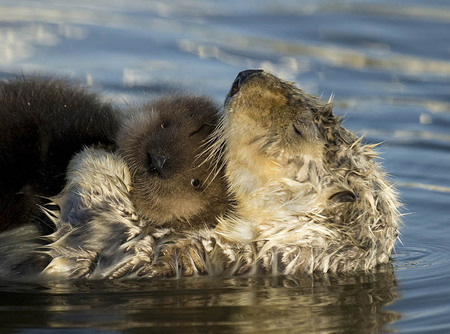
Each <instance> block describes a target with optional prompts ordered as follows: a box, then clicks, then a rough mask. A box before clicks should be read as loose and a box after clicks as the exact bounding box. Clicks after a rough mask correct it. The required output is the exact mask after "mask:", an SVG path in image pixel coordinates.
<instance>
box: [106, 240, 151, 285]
mask: <svg viewBox="0 0 450 334" xmlns="http://www.w3.org/2000/svg"><path fill="white" fill-rule="evenodd" d="M124 247H125V251H126V252H127V253H128V254H130V256H129V257H127V259H129V260H128V261H127V262H122V263H120V264H119V265H118V266H117V267H116V268H114V269H113V270H112V271H111V272H110V273H109V274H108V275H106V277H105V278H109V279H117V278H122V277H125V276H130V275H133V274H136V273H137V274H138V275H139V273H140V272H141V271H145V270H146V268H147V269H148V268H149V267H150V266H151V264H152V257H153V247H154V239H153V237H152V236H150V235H147V236H145V237H144V238H142V239H139V240H137V241H136V240H132V241H130V242H128V243H127V244H125V245H124Z"/></svg>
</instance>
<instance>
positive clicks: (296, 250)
mask: <svg viewBox="0 0 450 334" xmlns="http://www.w3.org/2000/svg"><path fill="white" fill-rule="evenodd" d="M310 255H311V251H310V250H308V249H306V248H301V247H287V248H286V249H285V250H284V251H283V252H279V253H277V254H274V256H277V257H278V260H277V263H278V268H277V269H278V271H279V272H280V273H282V274H295V273H299V272H307V271H308V264H309V261H308V258H309V257H310Z"/></svg>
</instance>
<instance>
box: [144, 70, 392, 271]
mask: <svg viewBox="0 0 450 334" xmlns="http://www.w3.org/2000/svg"><path fill="white" fill-rule="evenodd" d="M212 138H213V139H212V142H213V144H212V146H211V147H210V148H209V149H208V150H209V153H210V157H211V158H215V157H216V156H217V155H219V156H222V158H223V161H224V163H225V165H226V173H225V174H226V178H227V181H228V183H229V187H230V194H231V197H232V198H233V199H234V200H235V202H236V206H235V208H234V209H233V210H232V211H231V212H229V213H228V214H226V215H224V216H223V217H222V218H220V219H219V223H218V225H217V227H216V228H215V229H214V230H204V231H203V232H202V233H198V234H196V235H192V236H189V237H188V238H186V239H185V240H183V239H179V240H177V241H176V242H173V243H170V244H167V245H166V246H165V252H164V253H163V255H162V256H161V257H160V258H159V259H158V260H157V261H156V263H155V264H154V266H153V269H152V271H151V274H150V275H152V276H160V275H165V276H171V275H191V274H194V273H208V274H211V275H224V274H245V273H255V272H261V271H262V272H267V273H282V274H293V273H300V272H304V273H312V272H329V273H337V272H339V273H342V272H356V271H368V270H371V269H373V268H375V267H376V266H377V265H379V264H382V263H387V262H388V261H389V259H390V255H391V253H392V250H393V247H394V243H395V240H396V238H397V236H398V225H399V221H400V215H399V212H398V206H399V203H398V201H397V196H396V192H395V190H394V188H393V186H392V185H391V184H389V183H388V181H387V180H386V175H385V173H384V172H383V171H382V169H381V168H380V166H379V164H378V163H377V162H376V161H375V158H376V153H375V152H374V151H373V150H372V149H373V147H374V145H363V144H362V143H361V138H356V137H355V136H354V135H353V134H352V133H350V132H349V131H347V130H346V129H345V128H344V127H343V126H342V125H341V121H340V120H339V119H338V118H337V117H335V116H334V115H333V114H332V106H331V102H329V103H324V102H322V101H320V100H319V99H318V98H316V97H313V96H311V95H308V94H306V93H305V92H303V91H302V90H300V89H299V88H297V87H295V86H294V85H293V84H292V83H288V82H285V81H282V80H280V79H278V78H276V77H275V76H273V75H271V74H269V73H266V72H263V71H245V72H242V73H241V74H240V75H239V76H238V77H237V79H236V81H235V83H234V84H233V86H232V89H231V91H230V93H229V95H228V97H227V99H226V101H225V114H224V116H223V118H222V120H221V122H220V123H219V126H218V127H217V130H216V131H215V133H214V135H213V137H212Z"/></svg>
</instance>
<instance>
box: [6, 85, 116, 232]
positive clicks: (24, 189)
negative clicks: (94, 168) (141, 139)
mask: <svg viewBox="0 0 450 334" xmlns="http://www.w3.org/2000/svg"><path fill="white" fill-rule="evenodd" d="M118 125H119V118H118V115H117V113H116V112H115V111H114V110H113V108H112V107H111V106H110V105H108V104H106V103H103V102H101V101H100V99H99V97H98V96H97V95H95V94H91V93H87V92H86V91H85V90H84V89H83V88H81V87H79V86H76V85H73V84H70V83H68V82H66V81H63V80H57V79H49V78H37V77H36V78H31V77H24V78H21V79H15V80H11V81H9V82H0V170H1V173H0V231H2V230H6V229H9V228H11V227H14V226H19V225H23V224H26V223H35V224H37V225H38V226H39V227H40V228H41V230H42V231H43V232H45V233H47V232H50V231H52V227H51V225H49V221H48V220H46V219H45V216H44V215H42V212H41V210H40V208H39V205H43V204H44V203H46V200H45V199H44V197H49V196H54V195H56V194H58V193H59V192H60V191H61V190H62V188H63V186H64V180H65V179H64V176H65V171H66V168H67V165H68V162H69V160H70V158H71V157H72V155H73V154H74V153H76V152H78V151H79V150H81V149H82V147H83V146H85V145H92V144H102V145H104V146H108V145H111V144H113V142H114V138H115V136H116V135H117V131H118Z"/></svg>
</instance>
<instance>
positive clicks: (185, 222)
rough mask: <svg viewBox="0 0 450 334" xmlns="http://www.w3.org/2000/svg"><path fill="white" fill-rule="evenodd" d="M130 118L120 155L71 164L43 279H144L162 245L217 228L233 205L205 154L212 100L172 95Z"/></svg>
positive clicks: (91, 151)
mask: <svg viewBox="0 0 450 334" xmlns="http://www.w3.org/2000/svg"><path fill="white" fill-rule="evenodd" d="M130 115H131V119H130V120H129V121H128V122H126V123H125V124H124V125H123V126H122V128H121V130H120V131H119V136H118V139H117V145H118V150H117V152H113V153H111V152H106V151H104V150H101V149H95V148H86V149H85V150H83V151H82V152H80V153H79V154H77V155H75V157H74V158H73V159H72V160H71V162H70V164H69V167H68V171H67V185H66V187H65V188H64V190H63V191H62V192H61V194H60V195H58V196H57V197H55V198H54V202H55V203H56V204H57V205H58V206H59V208H60V210H58V211H49V212H48V213H49V216H50V217H52V218H53V220H54V222H55V224H56V226H57V230H56V232H55V233H54V234H52V235H50V236H49V239H50V240H51V243H50V244H49V245H47V246H45V247H43V249H42V253H45V254H47V255H49V256H50V257H51V259H52V261H51V263H50V264H49V265H48V266H47V267H46V268H45V270H44V271H43V273H42V275H41V276H42V277H51V278H54V277H69V278H89V279H101V278H118V277H122V276H126V277H128V278H130V277H133V276H135V275H140V274H142V272H145V271H146V270H147V268H148V267H149V266H150V264H151V262H152V259H153V257H154V256H155V254H154V252H153V249H154V247H155V246H156V245H157V244H158V242H159V240H160V239H164V240H166V242H167V240H169V239H173V238H175V239H176V238H177V237H176V235H178V233H183V231H192V232H194V231H198V230H199V229H202V228H205V227H210V228H212V227H214V225H215V223H216V220H215V217H216V216H219V215H220V214H222V213H223V212H224V211H225V210H226V209H227V208H228V207H229V204H230V203H229V201H228V199H227V198H228V197H227V193H226V183H225V181H224V179H223V177H221V174H222V171H220V170H218V171H216V172H215V175H212V174H211V173H212V169H213V168H212V166H211V164H215V163H216V162H215V161H206V162H205V161H204V159H203V158H202V157H199V156H198V155H199V153H201V152H202V150H203V149H204V146H205V145H207V144H208V143H206V139H207V138H208V136H209V135H210V134H211V132H212V131H213V129H214V128H215V125H216V124H217V119H218V111H217V109H216V108H215V106H214V104H213V103H212V102H211V101H210V100H209V99H207V98H205V97H195V96H189V95H175V96H173V95H171V96H168V97H164V98H161V99H159V100H157V101H154V102H151V103H149V104H147V105H145V106H144V107H143V108H142V109H141V110H138V111H136V110H134V111H133V112H132V113H130Z"/></svg>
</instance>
